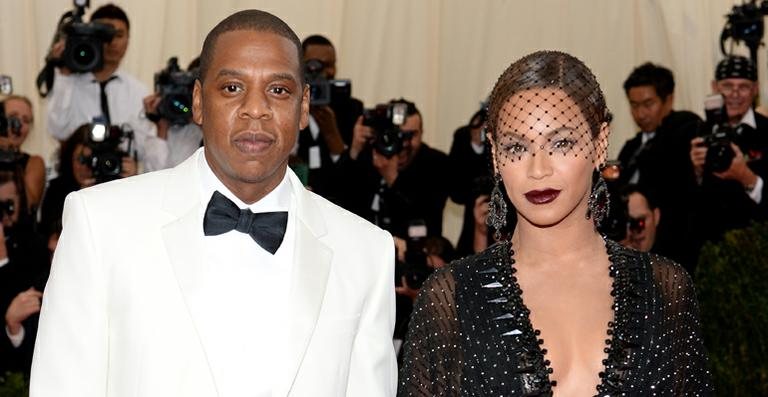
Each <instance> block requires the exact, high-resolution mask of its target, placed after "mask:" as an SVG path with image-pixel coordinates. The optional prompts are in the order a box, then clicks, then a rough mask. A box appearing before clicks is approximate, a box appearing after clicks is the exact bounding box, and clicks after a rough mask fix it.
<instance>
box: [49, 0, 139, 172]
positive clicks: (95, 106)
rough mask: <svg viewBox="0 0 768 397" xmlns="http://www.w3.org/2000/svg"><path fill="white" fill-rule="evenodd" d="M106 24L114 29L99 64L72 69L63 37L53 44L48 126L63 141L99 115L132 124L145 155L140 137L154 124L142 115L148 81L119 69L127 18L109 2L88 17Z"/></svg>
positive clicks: (115, 122) (112, 121)
mask: <svg viewBox="0 0 768 397" xmlns="http://www.w3.org/2000/svg"><path fill="white" fill-rule="evenodd" d="M94 22H95V23H99V24H102V25H108V26H110V27H111V28H112V29H111V30H110V31H111V32H112V33H113V36H112V37H111V40H109V41H106V42H105V43H104V45H103V66H102V67H100V68H97V69H95V70H93V71H90V72H84V73H74V72H72V71H71V70H70V69H69V68H68V67H66V66H64V65H65V64H66V62H64V60H63V59H62V57H63V55H64V53H65V49H66V43H67V42H66V38H65V37H62V38H60V39H59V40H58V41H57V42H56V43H54V44H53V46H52V48H51V51H50V54H49V59H51V60H58V62H57V65H59V66H58V67H56V71H55V76H54V80H53V82H54V84H53V87H52V88H51V91H50V92H49V94H48V131H49V132H50V134H51V135H52V136H53V137H54V138H56V139H58V140H59V141H61V142H63V141H66V140H67V138H69V136H70V134H71V133H72V131H75V129H77V127H78V126H80V125H82V124H83V123H90V122H92V121H93V120H94V119H95V118H97V117H101V118H103V120H105V121H106V122H107V124H109V125H124V124H127V125H130V126H131V128H132V129H133V130H134V132H135V134H136V149H137V150H138V155H139V158H140V159H141V161H147V162H148V163H151V162H152V160H151V159H147V158H145V154H144V140H145V138H146V137H147V136H151V135H154V128H153V126H152V123H151V122H149V120H146V119H145V118H144V117H143V116H142V115H143V108H142V104H143V99H144V98H145V97H146V96H147V95H149V90H147V87H146V86H145V85H144V84H143V83H141V82H140V81H139V80H137V79H136V78H135V77H133V76H131V75H129V74H128V73H126V72H124V71H122V70H120V63H121V62H122V60H123V57H124V56H125V51H126V50H127V48H128V41H129V33H130V23H129V21H128V16H127V15H126V14H125V12H124V11H123V10H122V9H121V8H120V7H117V6H116V5H114V4H107V5H104V6H102V7H100V8H98V9H97V10H96V11H94V12H93V14H92V15H91V23H94Z"/></svg>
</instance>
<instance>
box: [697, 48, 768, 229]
mask: <svg viewBox="0 0 768 397" xmlns="http://www.w3.org/2000/svg"><path fill="white" fill-rule="evenodd" d="M712 89H713V90H714V91H715V92H716V93H719V94H720V95H722V97H723V103H724V105H723V115H724V116H723V117H722V118H723V119H724V120H723V121H722V122H720V123H717V124H715V125H713V123H708V124H706V125H705V128H704V131H702V132H701V135H702V136H699V137H696V138H693V139H692V140H691V147H690V159H691V163H692V165H693V169H694V173H695V177H696V181H697V191H696V193H697V196H698V197H697V199H696V200H693V202H694V203H696V204H698V206H697V208H695V210H696V214H695V216H693V217H692V218H693V219H694V220H695V221H696V223H697V224H696V225H694V229H693V230H697V231H699V232H701V233H702V235H701V236H700V237H701V240H702V241H706V240H716V239H719V238H720V237H721V236H722V234H723V233H724V232H726V231H728V230H731V229H737V228H741V227H745V226H747V225H748V224H749V222H750V221H752V220H762V219H765V218H766V215H767V214H768V208H767V207H768V192H767V191H766V184H765V180H766V178H767V177H768V167H766V158H765V157H766V156H768V118H766V117H764V116H762V115H760V114H758V113H756V112H755V111H754V109H753V105H754V102H755V97H756V96H757V93H758V83H757V70H756V68H755V65H754V64H753V63H752V61H751V60H749V59H747V58H745V57H741V56H729V57H727V58H725V59H723V60H722V61H720V63H719V64H718V65H717V69H716V70H715V81H714V82H713V83H712ZM718 160H719V161H718ZM717 163H720V166H717V165H718V164H717Z"/></svg>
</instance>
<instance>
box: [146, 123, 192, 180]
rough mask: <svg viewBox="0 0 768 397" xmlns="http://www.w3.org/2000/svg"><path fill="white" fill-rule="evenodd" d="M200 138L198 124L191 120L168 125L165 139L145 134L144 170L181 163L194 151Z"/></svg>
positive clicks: (163, 167)
mask: <svg viewBox="0 0 768 397" xmlns="http://www.w3.org/2000/svg"><path fill="white" fill-rule="evenodd" d="M202 139H203V131H202V130H201V129H200V126H198V125H197V124H195V123H191V122H190V123H188V124H185V125H172V126H170V127H169V128H168V136H167V137H166V139H162V138H160V137H158V136H156V135H154V134H153V135H149V136H147V139H146V141H145V142H144V151H145V153H146V154H145V156H146V157H145V161H144V171H157V170H162V169H165V168H172V167H175V166H177V165H179V164H181V162H182V161H184V160H186V159H187V157H189V156H191V155H192V154H193V153H195V151H196V150H197V149H198V148H199V147H200V141H202Z"/></svg>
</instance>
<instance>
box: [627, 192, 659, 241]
mask: <svg viewBox="0 0 768 397" xmlns="http://www.w3.org/2000/svg"><path fill="white" fill-rule="evenodd" d="M621 193H622V195H623V196H624V200H623V202H626V205H627V217H628V222H627V236H626V238H625V239H624V240H622V244H623V245H625V246H627V247H630V248H634V249H636V250H638V251H642V252H649V251H650V252H654V253H658V252H657V250H656V247H655V245H656V231H657V228H658V226H659V222H660V221H661V210H659V207H658V206H657V205H656V198H655V197H654V195H653V194H652V193H651V192H650V191H648V190H646V189H645V188H643V187H641V186H638V185H628V186H626V187H624V189H623V190H622V192H621Z"/></svg>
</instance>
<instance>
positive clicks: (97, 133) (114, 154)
mask: <svg viewBox="0 0 768 397" xmlns="http://www.w3.org/2000/svg"><path fill="white" fill-rule="evenodd" d="M126 141H127V142H128V150H127V151H124V150H123V149H122V148H121V147H120V146H121V145H122V144H123V142H126ZM132 143H133V130H131V128H130V127H129V126H128V125H127V124H124V125H122V126H115V125H112V126H110V125H107V124H106V123H105V122H104V121H103V120H100V119H96V120H94V122H93V123H92V124H91V130H90V131H89V133H88V137H87V139H86V141H85V146H86V147H88V148H89V149H90V150H91V154H90V155H88V156H81V158H80V162H81V163H82V164H85V165H87V166H88V167H89V168H90V169H91V171H92V172H93V177H94V178H95V179H96V183H102V182H107V181H111V180H114V179H118V178H120V173H121V172H122V171H123V157H126V156H128V153H130V151H131V145H132Z"/></svg>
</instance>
